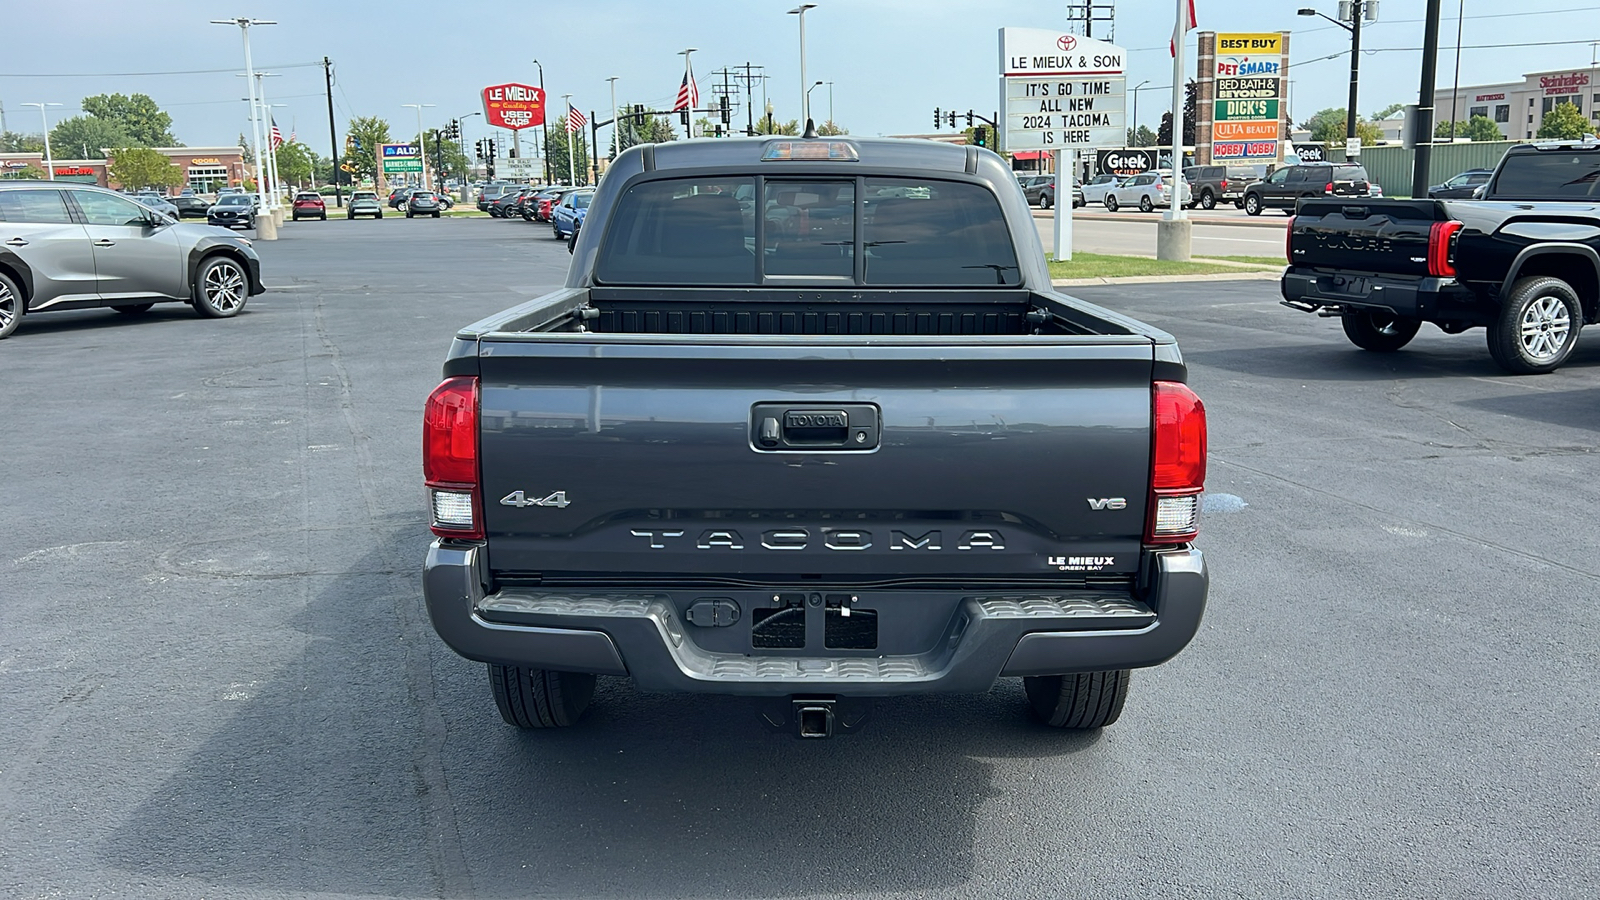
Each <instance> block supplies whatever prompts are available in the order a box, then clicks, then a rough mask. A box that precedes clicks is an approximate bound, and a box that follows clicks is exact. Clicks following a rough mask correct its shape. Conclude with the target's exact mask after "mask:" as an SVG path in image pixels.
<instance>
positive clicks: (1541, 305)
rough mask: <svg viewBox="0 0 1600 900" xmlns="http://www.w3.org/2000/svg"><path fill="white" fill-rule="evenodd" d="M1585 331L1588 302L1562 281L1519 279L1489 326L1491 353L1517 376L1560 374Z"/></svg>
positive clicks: (1503, 366)
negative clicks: (1584, 321)
mask: <svg viewBox="0 0 1600 900" xmlns="http://www.w3.org/2000/svg"><path fill="white" fill-rule="evenodd" d="M1582 330H1583V304H1582V303H1580V302H1579V301H1578V295H1577V294H1576V293H1575V292H1574V291H1573V290H1572V286H1571V285H1569V284H1567V283H1566V282H1565V281H1562V280H1561V279H1559V278H1549V277H1546V276H1532V277H1529V278H1519V279H1517V281H1516V283H1515V284H1513V285H1512V286H1511V291H1510V293H1509V294H1507V295H1506V302H1505V305H1503V306H1502V307H1500V315H1499V317H1498V318H1497V319H1496V320H1495V323H1494V324H1493V325H1490V326H1489V355H1490V356H1492V357H1494V361H1495V362H1496V363H1497V364H1498V365H1499V366H1500V368H1502V369H1505V370H1506V371H1507V372H1510V373H1511V374H1513V375H1543V374H1545V373H1546V372H1554V371H1555V370H1556V369H1558V368H1560V367H1561V364H1562V363H1564V362H1566V361H1567V357H1569V356H1571V355H1572V350H1573V348H1574V347H1576V346H1577V345H1578V333H1579V332H1580V331H1582Z"/></svg>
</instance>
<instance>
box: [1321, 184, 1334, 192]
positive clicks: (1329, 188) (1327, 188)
mask: <svg viewBox="0 0 1600 900" xmlns="http://www.w3.org/2000/svg"><path fill="white" fill-rule="evenodd" d="M1322 192H1323V193H1324V194H1331V193H1333V182H1331V181H1330V182H1328V184H1327V186H1326V187H1324V188H1323V189H1322Z"/></svg>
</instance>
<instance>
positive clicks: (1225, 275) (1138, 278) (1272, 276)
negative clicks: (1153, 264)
mask: <svg viewBox="0 0 1600 900" xmlns="http://www.w3.org/2000/svg"><path fill="white" fill-rule="evenodd" d="M1281 277H1283V276H1282V273H1281V272H1219V273H1217V274H1215V275H1129V276H1127V277H1125V278H1066V279H1060V280H1056V281H1051V282H1050V284H1051V285H1052V286H1054V287H1088V286H1091V285H1107V284H1181V283H1183V282H1187V281H1277V280H1278V279H1279V278H1281Z"/></svg>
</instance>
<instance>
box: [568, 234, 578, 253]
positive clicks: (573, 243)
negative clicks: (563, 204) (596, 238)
mask: <svg viewBox="0 0 1600 900" xmlns="http://www.w3.org/2000/svg"><path fill="white" fill-rule="evenodd" d="M577 251H578V231H577V229H573V231H572V236H571V237H569V238H567V252H568V253H576V252H577Z"/></svg>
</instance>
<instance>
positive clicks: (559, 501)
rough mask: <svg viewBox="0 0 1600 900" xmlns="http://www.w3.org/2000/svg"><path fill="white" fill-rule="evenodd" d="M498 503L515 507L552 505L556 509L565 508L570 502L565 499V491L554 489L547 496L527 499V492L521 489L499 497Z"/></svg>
mask: <svg viewBox="0 0 1600 900" xmlns="http://www.w3.org/2000/svg"><path fill="white" fill-rule="evenodd" d="M500 505H501V506H515V507H516V508H517V509H522V508H523V507H525V506H554V507H556V508H558V509H566V508H567V507H568V506H571V505H572V503H571V502H570V501H568V500H567V492H566V491H556V492H555V493H554V494H551V495H550V496H548V497H535V498H533V499H529V498H528V496H527V494H525V493H523V492H522V491H512V492H511V493H509V494H507V495H505V496H504V497H501V498H500Z"/></svg>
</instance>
